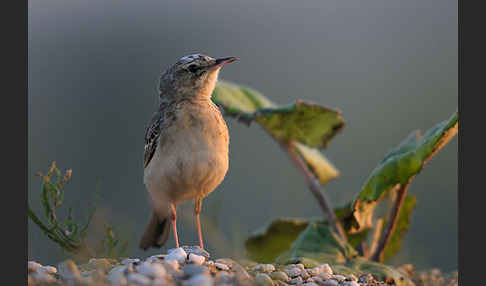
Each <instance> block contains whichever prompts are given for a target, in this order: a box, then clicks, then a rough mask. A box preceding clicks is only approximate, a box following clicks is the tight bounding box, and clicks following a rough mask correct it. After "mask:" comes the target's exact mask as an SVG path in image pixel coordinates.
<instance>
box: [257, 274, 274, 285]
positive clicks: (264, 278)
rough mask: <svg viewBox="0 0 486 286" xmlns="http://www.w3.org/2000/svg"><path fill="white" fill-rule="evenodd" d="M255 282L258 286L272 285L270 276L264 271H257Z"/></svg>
mask: <svg viewBox="0 0 486 286" xmlns="http://www.w3.org/2000/svg"><path fill="white" fill-rule="evenodd" d="M255 282H256V284H257V285H259V286H273V285H274V283H273V281H272V278H270V276H268V275H267V274H265V273H258V274H257V275H256V276H255Z"/></svg>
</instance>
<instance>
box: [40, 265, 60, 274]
mask: <svg viewBox="0 0 486 286" xmlns="http://www.w3.org/2000/svg"><path fill="white" fill-rule="evenodd" d="M38 270H39V271H44V272H46V273H49V274H54V273H57V269H56V267H53V266H41V267H40V268H39V269H38Z"/></svg>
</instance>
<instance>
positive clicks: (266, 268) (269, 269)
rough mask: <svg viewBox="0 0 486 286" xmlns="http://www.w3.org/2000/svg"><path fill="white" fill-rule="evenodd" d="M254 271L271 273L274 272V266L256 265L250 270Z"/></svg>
mask: <svg viewBox="0 0 486 286" xmlns="http://www.w3.org/2000/svg"><path fill="white" fill-rule="evenodd" d="M252 269H253V270H255V271H261V272H273V271H275V266H273V264H258V265H257V266H255V267H253V268H252Z"/></svg>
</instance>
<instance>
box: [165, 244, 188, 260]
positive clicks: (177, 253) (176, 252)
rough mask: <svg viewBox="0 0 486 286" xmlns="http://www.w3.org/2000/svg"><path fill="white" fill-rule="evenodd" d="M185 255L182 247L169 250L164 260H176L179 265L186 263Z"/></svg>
mask: <svg viewBox="0 0 486 286" xmlns="http://www.w3.org/2000/svg"><path fill="white" fill-rule="evenodd" d="M186 258H187V253H186V252H185V251H184V249H182V247H179V248H174V249H171V250H169V254H168V255H167V256H166V257H165V260H176V261H177V262H179V264H184V263H185V262H186Z"/></svg>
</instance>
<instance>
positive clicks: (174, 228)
mask: <svg viewBox="0 0 486 286" xmlns="http://www.w3.org/2000/svg"><path fill="white" fill-rule="evenodd" d="M170 211H171V213H172V220H171V222H172V231H173V232H174V240H175V243H176V248H179V239H178V238H177V225H176V220H177V213H176V206H175V205H174V204H170Z"/></svg>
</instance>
